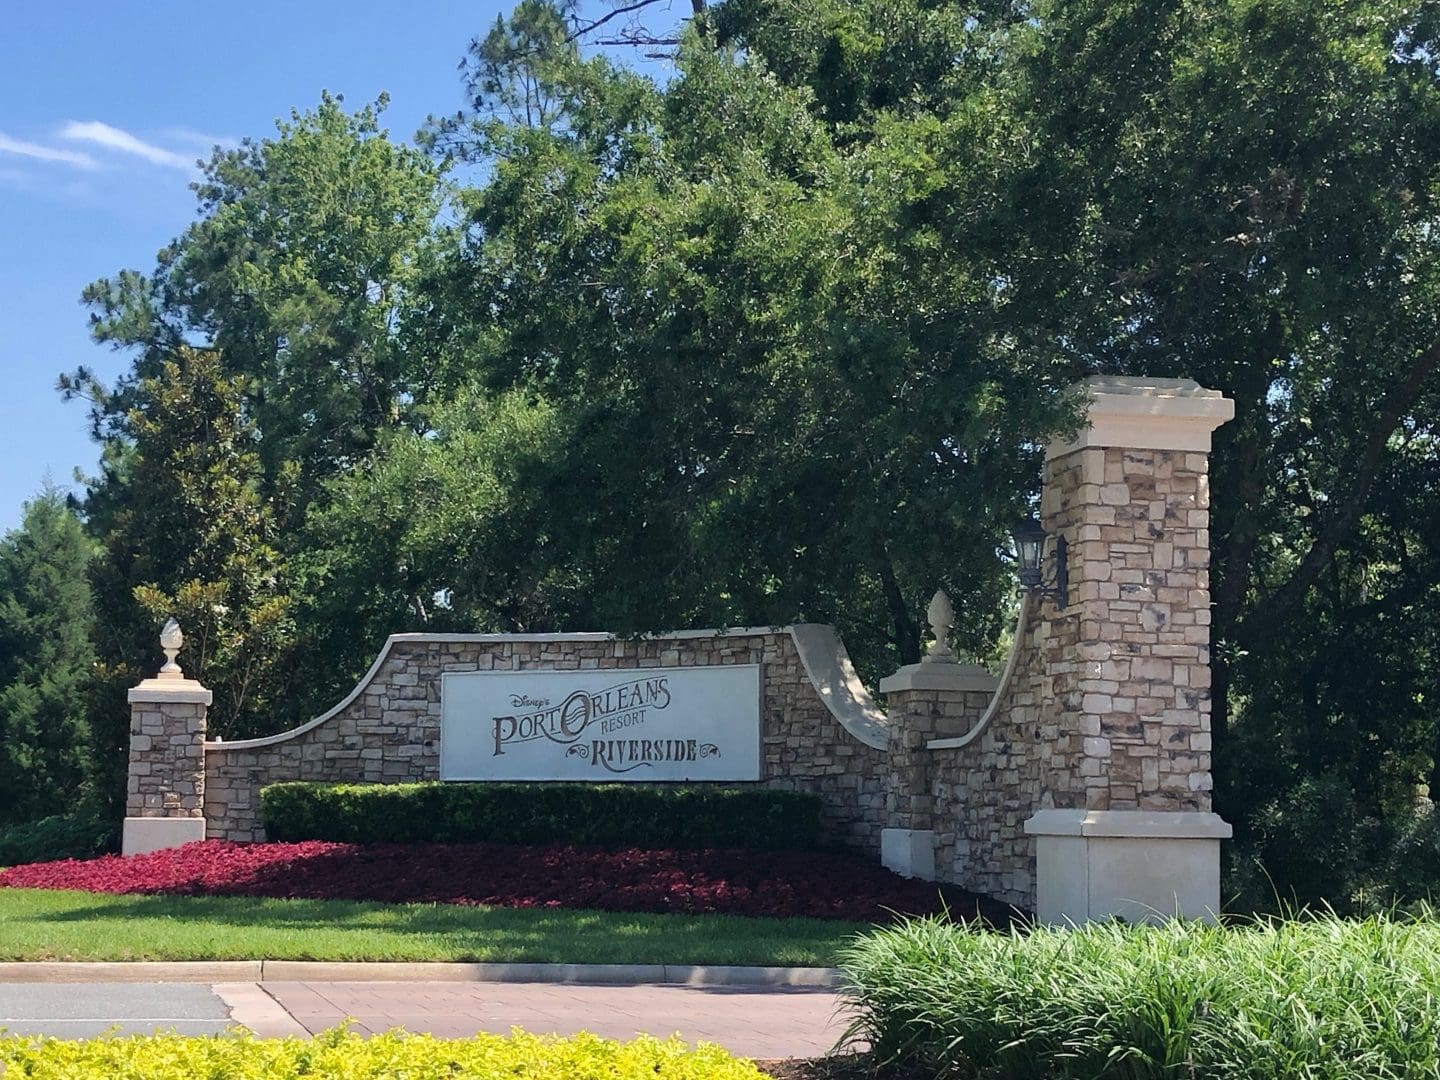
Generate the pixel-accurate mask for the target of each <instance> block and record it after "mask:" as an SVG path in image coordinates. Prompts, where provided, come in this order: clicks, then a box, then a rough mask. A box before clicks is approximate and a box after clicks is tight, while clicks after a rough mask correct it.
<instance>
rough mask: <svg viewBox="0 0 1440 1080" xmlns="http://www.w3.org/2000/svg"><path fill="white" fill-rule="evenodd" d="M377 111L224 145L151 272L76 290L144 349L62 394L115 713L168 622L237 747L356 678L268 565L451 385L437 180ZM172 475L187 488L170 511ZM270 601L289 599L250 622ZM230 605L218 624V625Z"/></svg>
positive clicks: (288, 125) (99, 329) (309, 607)
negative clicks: (348, 474) (80, 425)
mask: <svg viewBox="0 0 1440 1080" xmlns="http://www.w3.org/2000/svg"><path fill="white" fill-rule="evenodd" d="M384 106H385V100H384V98H383V97H382V98H381V100H380V101H379V102H378V103H377V104H376V105H373V106H367V107H365V108H362V109H360V110H359V111H358V112H355V113H353V114H350V113H347V112H346V111H345V110H344V108H343V104H342V102H341V100H340V99H339V98H338V97H334V96H331V95H326V96H324V98H323V99H322V101H321V103H320V105H319V106H318V107H317V108H316V109H314V110H312V111H310V112H304V113H301V112H296V113H294V114H293V115H292V117H291V119H290V120H289V121H288V122H284V123H281V124H279V125H278V132H277V134H276V136H275V137H273V138H270V139H263V140H247V141H246V142H244V143H243V144H242V145H241V146H240V147H239V148H238V149H235V150H229V151H218V152H217V153H216V154H215V156H214V157H213V158H212V159H211V161H210V162H209V163H208V164H207V165H206V166H205V168H204V173H203V177H202V179H201V181H200V182H199V183H198V184H197V185H196V193H197V197H198V208H199V217H198V220H197V221H196V222H195V223H194V224H193V225H191V226H190V227H189V228H188V229H187V230H186V231H185V232H184V234H183V235H181V236H180V237H179V238H178V239H177V240H175V241H174V242H173V243H172V244H170V245H169V246H168V247H166V248H165V249H164V250H163V251H162V252H161V253H160V256H159V260H158V263H157V265H156V267H155V268H154V270H153V272H152V273H150V274H141V273H139V272H137V271H133V270H127V271H122V272H121V273H119V274H118V275H116V276H114V277H112V278H106V279H102V280H100V281H97V282H95V283H94V284H92V285H91V286H90V287H89V288H87V290H86V292H85V299H86V301H87V302H88V304H89V305H90V308H91V312H92V314H91V322H92V328H93V332H94V335H95V337H96V339H97V340H99V341H102V342H106V343H108V344H110V345H112V346H114V347H115V348H117V349H124V350H127V351H132V352H133V353H134V354H135V359H134V363H133V366H132V367H131V369H130V370H129V371H128V372H127V373H126V374H125V375H124V376H122V377H121V378H120V379H119V380H117V381H116V383H115V384H114V385H104V384H102V383H100V382H99V381H98V380H97V379H95V378H94V376H93V374H92V373H90V372H88V371H85V370H81V371H79V372H76V373H75V374H73V375H70V376H67V377H65V378H63V379H62V380H61V385H62V388H63V389H64V390H65V391H66V392H67V393H69V394H70V395H72V396H84V397H86V398H88V399H89V401H90V402H91V418H92V426H93V429H94V433H95V436H96V438H97V439H98V440H99V441H100V442H101V444H102V448H103V453H104V467H103V470H102V473H101V475H100V476H99V477H97V478H96V480H95V481H94V482H93V483H92V484H91V487H90V490H89V492H88V494H87V496H86V504H85V505H86V510H87V517H88V520H89V522H90V526H91V529H92V531H93V532H94V533H95V535H96V536H97V537H99V538H101V539H102V540H103V541H104V544H105V550H106V556H105V559H104V560H103V562H102V568H101V574H102V577H103V580H102V581H101V585H100V591H101V594H102V595H101V612H102V618H101V637H100V640H101V653H102V656H103V657H104V659H105V661H106V664H107V667H106V671H107V673H108V681H107V683H106V685H107V686H108V687H110V689H109V691H108V692H107V699H106V700H107V704H106V706H105V707H104V711H105V712H106V714H107V715H109V714H110V713H111V712H112V711H113V710H114V709H115V707H116V706H117V704H121V703H120V699H119V689H120V688H121V687H122V685H123V683H124V681H125V680H127V679H133V678H135V677H139V675H141V674H148V673H149V672H148V668H149V666H150V665H151V661H152V658H153V637H154V633H153V630H154V627H153V625H152V624H153V623H154V621H155V619H157V618H159V619H161V620H162V621H163V615H164V614H168V613H175V614H179V615H180V617H181V619H182V622H185V623H186V631H187V633H189V634H190V635H191V640H192V642H193V643H194V644H193V650H194V657H195V660H196V662H197V663H199V664H200V665H201V666H202V667H203V668H204V669H205V671H206V673H207V677H211V678H212V681H216V682H217V683H218V685H216V687H215V690H216V693H217V699H216V710H215V712H214V714H213V715H214V716H215V723H216V724H217V727H218V730H220V731H221V732H222V733H225V734H232V735H233V734H236V733H238V732H252V733H253V732H259V731H262V730H263V731H270V730H278V729H281V728H283V727H285V726H287V725H288V724H289V723H292V722H294V721H296V720H298V719H301V718H303V717H304V716H306V715H307V714H308V713H309V712H310V711H311V710H313V709H315V708H319V707H323V706H324V705H326V704H329V703H330V701H331V700H333V696H334V695H335V694H336V693H337V692H339V691H340V690H341V689H342V688H343V687H344V685H345V683H346V680H347V679H349V678H351V677H352V675H353V674H354V673H353V672H351V671H349V670H347V668H346V667H345V665H344V664H343V663H341V662H338V661H337V660H336V658H334V657H331V656H327V655H324V654H322V653H320V652H318V651H316V650H315V649H314V648H312V647H311V646H312V644H313V642H314V640H316V638H317V635H323V634H325V633H327V632H328V628H327V627H324V626H319V627H317V626H316V624H315V621H314V620H315V618H316V617H318V616H317V615H316V614H315V613H316V612H317V611H322V610H323V611H328V610H329V609H328V608H326V607H325V598H324V597H323V596H317V595H316V594H314V593H313V592H311V591H310V584H311V582H312V581H318V580H320V579H319V578H314V579H312V578H307V577H300V576H294V575H292V576H290V577H288V578H285V579H284V580H283V581H280V582H278V583H277V581H278V579H277V580H272V571H274V572H275V573H279V571H278V570H276V568H277V567H279V566H280V565H281V564H283V563H285V562H286V560H287V559H288V557H289V556H291V555H294V554H296V549H297V548H298V546H299V545H300V543H301V541H302V532H301V527H302V525H303V522H304V520H305V515H306V513H307V512H308V510H309V508H310V507H311V505H312V504H313V503H315V501H316V500H317V499H319V498H322V497H323V493H324V491H325V484H326V482H327V480H328V479H329V478H330V477H332V476H334V475H336V474H339V473H343V472H345V471H346V470H348V469H351V468H353V467H354V466H355V465H356V464H357V463H359V462H361V461H363V460H364V459H365V457H366V455H367V454H368V453H369V452H370V450H371V448H372V447H374V446H375V445H376V443H377V442H378V441H379V440H381V439H382V437H383V436H384V434H385V433H386V432H387V431H390V430H393V429H397V428H404V427H405V426H407V425H409V424H411V423H413V415H414V412H415V410H416V409H417V408H418V406H419V404H420V403H421V402H423V401H424V400H425V399H426V398H427V396H428V395H429V394H430V392H431V389H432V386H433V384H434V379H435V376H436V374H437V373H438V372H439V370H440V364H439V363H438V362H435V360H434V358H435V357H436V356H437V355H439V354H440V353H441V352H442V350H443V345H444V343H443V341H442V342H438V343H437V342H436V341H435V339H434V338H433V336H432V333H431V322H430V321H429V320H428V318H427V313H426V310H425V305H426V301H425V299H424V292H423V283H424V280H425V276H426V274H427V272H428V271H427V266H428V264H429V263H430V262H431V261H432V255H431V253H429V252H428V251H427V244H429V242H430V239H431V234H432V230H433V227H434V218H435V214H436V213H437V210H438V207H439V205H440V202H441V199H442V196H443V185H442V181H441V177H440V169H439V168H438V167H437V166H435V165H434V164H433V163H432V162H431V160H430V159H429V158H428V157H427V156H426V155H424V154H422V153H421V152H420V151H418V150H416V149H414V148H412V147H407V146H405V145H403V144H400V143H397V142H395V141H392V140H391V139H390V138H389V137H388V135H387V134H386V133H385V132H384V130H383V129H382V128H381V127H380V122H379V121H380V116H381V114H382V112H383V109H384ZM177 372H178V374H179V376H180V378H181V380H182V382H183V383H184V388H183V391H182V388H181V387H180V386H178V385H175V384H173V379H174V378H175V377H176V373H177ZM171 390H174V391H175V392H176V393H182V392H183V394H188V395H190V396H189V397H186V398H184V400H182V399H181V398H179V397H176V396H174V394H172V393H171ZM191 439H198V442H196V444H195V454H196V455H198V457H196V458H195V459H194V460H190V459H187V453H188V451H187V450H186V447H187V445H188V442H187V441H188V440H191ZM227 463H228V464H227ZM177 467H179V468H181V469H182V472H183V471H184V470H189V471H188V472H185V473H184V475H185V476H186V477H187V480H186V482H187V483H188V484H189V486H190V489H189V490H187V491H185V492H183V493H181V494H180V495H178V496H177V494H176V492H175V489H174V487H173V470H174V469H175V468H177ZM226 468H231V469H232V472H231V473H230V474H229V475H225V473H224V470H225V469H226ZM211 470H214V472H213V474H212V472H211ZM212 499H213V500H214V501H208V500H212ZM157 507H163V508H165V513H166V514H167V515H168V517H166V519H165V520H164V521H163V523H162V522H161V521H160V520H159V518H158V517H157V515H156V508H157ZM247 536H249V537H250V539H248V540H247V539H246V537H247ZM142 542H143V543H144V544H146V545H148V546H147V547H146V549H145V550H139V549H138V548H137V545H139V544H141V543H142ZM156 543H160V547H159V548H156V547H155V546H154V545H155V544H156ZM247 544H248V545H249V546H248V547H247ZM187 548H188V549H189V550H188V551H187ZM176 553H178V555H179V558H180V559H181V560H182V562H181V563H180V564H179V566H177V567H171V566H169V565H168V564H167V562H166V559H167V558H171V557H174V556H175V555H176ZM185 560H189V561H188V562H186V561H185ZM247 560H248V561H247ZM185 567H189V569H185ZM281 577H284V575H283V574H282V575H281ZM137 588H143V591H142V592H141V593H140V594H139V596H138V597H137V596H136V595H135V590H136V589H137ZM217 590H218V591H217ZM220 592H225V593H226V594H227V595H228V596H229V598H228V599H227V598H226V597H223V596H221V595H219V593H220ZM261 596H269V597H271V599H272V600H275V603H276V605H277V606H273V607H266V606H263V605H262V606H261V607H252V606H251V605H252V604H257V603H258V602H259V601H258V598H259V597H261ZM281 596H284V597H286V598H287V599H286V600H285V602H284V604H280V603H279V600H278V598H279V597H281ZM217 605H219V606H222V607H225V608H226V609H227V612H226V613H224V617H223V618H216V617H212V615H211V614H207V612H211V613H213V612H214V611H215V610H216V606H217ZM282 609H283V610H282ZM186 613H188V616H187V614H186ZM187 619H188V621H187ZM237 620H238V621H237ZM282 628H283V632H282ZM377 644H378V642H373V641H372V642H370V643H369V644H368V646H367V647H368V648H369V649H371V650H373V648H374V647H375V646H376V645H377ZM137 665H138V666H137ZM282 671H284V672H289V673H290V674H288V675H286V676H284V677H283V678H282V676H281V675H280V674H279V673H280V672H282ZM212 672H214V673H216V674H214V675H213V676H212V675H210V673H212ZM281 682H283V683H284V684H285V685H287V686H288V688H289V689H288V690H287V691H286V692H285V693H283V694H282V693H280V692H279V691H278V689H277V687H278V686H279V685H280V683H281ZM122 707H123V705H122ZM111 726H112V727H113V724H112V725H111ZM111 734H112V736H113V737H112V738H111V739H110V743H111V744H113V745H109V748H108V749H107V750H106V755H108V756H107V760H110V759H111V758H113V757H114V755H115V754H116V753H117V752H118V751H117V750H116V749H115V746H116V745H118V743H117V742H116V739H118V734H117V733H115V732H112V733H111ZM111 786H112V787H113V784H112V785H111Z"/></svg>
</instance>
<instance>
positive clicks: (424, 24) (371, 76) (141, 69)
mask: <svg viewBox="0 0 1440 1080" xmlns="http://www.w3.org/2000/svg"><path fill="white" fill-rule="evenodd" d="M511 4H512V0H500V2H496V0H478V2H476V0H470V2H466V3H459V2H453V3H452V2H449V0H422V2H420V3H416V4H414V5H410V6H405V5H397V4H394V3H384V4H382V3H378V2H374V0H345V2H343V3H341V2H336V0H304V2H300V3H295V2H294V0H290V2H286V3H280V2H276V0H251V2H249V3H245V4H216V3H202V2H185V3H180V2H167V0H121V2H118V3H108V4H102V3H99V2H97V0H91V2H88V3H78V2H73V0H72V2H56V0H43V2H40V0H32V2H24V3H22V2H16V3H11V4H5V5H3V7H0V531H3V530H5V529H9V528H13V527H14V526H16V525H17V524H19V521H20V513H21V504H22V502H23V501H24V500H26V499H28V498H30V497H31V496H32V495H33V494H34V493H35V492H36V491H37V490H38V489H39V488H40V486H41V484H42V482H43V481H44V479H45V477H46V476H47V474H48V475H49V477H50V478H51V479H52V480H54V482H56V483H57V484H61V485H62V486H69V485H70V483H71V477H72V474H73V473H74V470H75V468H76V467H77V466H78V467H80V468H82V469H84V470H86V471H89V470H91V469H92V468H93V466H94V463H95V460H96V448H95V445H94V444H93V443H92V442H91V441H90V440H89V437H88V435H87V432H86V413H85V407H84V404H83V403H82V402H71V403H69V404H65V403H63V402H62V401H61V400H60V396H59V395H58V394H57V393H56V392H55V378H56V376H57V375H58V374H59V373H60V372H62V371H69V370H73V369H74V368H75V367H77V366H78V365H80V364H86V365H89V366H90V367H93V368H95V369H96V370H98V371H99V372H101V373H102V374H103V375H105V376H107V377H111V376H114V375H115V374H117V373H118V372H120V371H121V370H122V369H123V368H124V367H125V365H126V363H127V362H128V360H127V358H126V357H125V356H124V355H123V354H116V353H113V352H111V351H110V350H108V349H104V348H101V347H100V346H97V345H95V344H93V343H92V342H91V341H90V339H89V333H88V330H87V325H86V316H85V310H84V308H83V307H82V306H81V305H80V302H79V298H80V291H81V289H83V288H84V287H85V285H86V284H88V283H89V282H91V281H93V280H94V279H96V278H98V277H102V276H104V275H108V274H112V273H114V272H115V271H117V270H119V269H121V268H123V267H134V268H136V269H139V270H144V271H148V270H150V269H151V267H152V266H153V265H154V259H155V253H156V252H157V251H158V250H159V249H160V247H161V246H162V245H163V244H165V243H166V242H167V241H169V240H170V239H171V238H172V237H174V236H175V235H177V234H178V233H179V232H180V231H181V230H183V229H184V227H185V226H186V225H187V224H188V223H189V222H190V221H191V220H192V218H193V217H194V198H193V195H192V194H191V192H190V191H189V189H188V187H187V185H188V184H189V183H190V181H191V180H192V179H193V176H194V171H193V167H192V165H191V161H192V160H193V159H194V158H195V157H197V156H202V155H204V156H208V150H209V147H210V146H212V145H213V144H214V143H215V142H216V141H217V140H218V141H221V142H229V141H232V140H236V139H239V138H240V137H241V136H245V135H253V136H265V135H269V134H270V133H271V132H273V131H274V122H275V119H276V118H277V117H282V116H286V115H288V114H289V111H290V109H291V108H293V107H297V106H298V107H301V108H305V107H309V106H311V105H313V104H315V103H316V102H317V101H318V100H319V99H320V93H321V91H322V90H327V89H328V90H332V91H335V92H338V93H341V94H343V95H344V96H345V100H346V103H347V104H348V105H359V104H361V103H362V102H365V101H369V100H372V99H373V98H374V97H375V96H376V95H377V94H379V93H380V92H381V91H382V90H385V91H388V92H389V93H390V97H391V105H390V110H389V112H387V113H386V117H385V119H386V124H387V126H388V127H389V128H390V130H391V132H392V134H394V135H397V136H403V137H406V138H408V137H409V136H410V135H412V134H413V133H414V132H415V130H416V129H417V128H418V127H419V126H420V125H421V123H422V122H423V121H424V118H425V116H426V115H427V114H428V113H432V112H445V111H448V110H453V109H456V108H459V107H460V105H461V103H462V101H461V93H460V82H459V77H458V75H457V72H456V66H457V64H458V63H459V61H460V58H461V57H462V55H463V54H464V52H465V47H466V45H467V44H468V42H469V41H470V39H471V38H472V37H473V36H475V34H477V33H479V32H482V31H483V30H485V29H487V28H488V27H489V25H490V24H491V23H492V22H493V21H494V19H495V16H496V15H497V14H498V13H500V12H502V11H508V10H509V8H510V6H511Z"/></svg>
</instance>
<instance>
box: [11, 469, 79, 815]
mask: <svg viewBox="0 0 1440 1080" xmlns="http://www.w3.org/2000/svg"><path fill="white" fill-rule="evenodd" d="M91 549H92V545H91V543H90V541H89V539H87V537H86V536H85V534H84V532H83V530H82V529H81V525H80V521H79V519H78V518H76V516H75V515H74V513H72V512H71V511H70V510H69V509H68V508H67V507H66V505H65V496H64V495H63V494H62V493H61V492H60V491H59V490H58V489H57V488H54V487H50V486H47V487H46V488H45V489H44V490H43V491H42V492H41V493H40V494H39V495H37V496H36V497H35V498H34V499H33V500H32V501H31V502H29V503H27V504H26V505H25V516H24V520H23V522H22V523H21V525H20V528H18V529H16V530H14V531H12V532H10V533H8V534H7V535H6V536H4V537H3V538H0V825H10V824H14V823H16V822H24V821H31V820H33V819H36V818H41V817H45V816H46V815H48V814H55V813H60V812H63V811H65V810H67V809H69V808H70V805H71V804H72V803H73V802H74V800H75V798H76V796H77V795H78V794H79V792H80V791H81V788H82V785H83V783H84V781H85V779H86V771H87V767H88V765H89V754H88V752H89V749H90V734H89V731H88V730H87V726H86V704H87V695H88V693H89V691H90V687H91V684H92V680H93V679H94V677H95V672H94V670H93V668H94V650H93V648H92V647H91V644H90V621H91V610H90V590H89V588H88V586H87V585H86V580H85V574H86V568H87V567H88V565H89V563H90V558H91Z"/></svg>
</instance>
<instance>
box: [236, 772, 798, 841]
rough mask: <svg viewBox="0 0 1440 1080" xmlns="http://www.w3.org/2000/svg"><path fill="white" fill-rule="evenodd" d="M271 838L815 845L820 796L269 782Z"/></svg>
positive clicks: (617, 787)
mask: <svg viewBox="0 0 1440 1080" xmlns="http://www.w3.org/2000/svg"><path fill="white" fill-rule="evenodd" d="M260 812H261V817H262V819H263V821H264V823H265V833H266V835H267V836H268V837H269V838H270V839H271V840H339V841H345V842H349V843H360V844H376V843H426V842H434V843H447V844H463V843H492V844H549V843H557V842H566V843H572V844H580V845H584V846H587V847H611V848H616V847H646V848H749V849H753V850H757V851H790V850H797V849H802V848H814V847H816V846H817V843H818V838H819V832H820V800H819V799H818V798H816V797H815V796H813V795H805V794H801V793H799V792H794V791H770V790H768V789H765V788H748V787H747V788H738V787H709V786H694V787H691V786H676V787H650V786H642V785H638V784H498V783H497V784H454V783H432V784H314V783H285V784H271V785H270V786H269V787H266V788H265V789H264V790H263V791H261V793H260Z"/></svg>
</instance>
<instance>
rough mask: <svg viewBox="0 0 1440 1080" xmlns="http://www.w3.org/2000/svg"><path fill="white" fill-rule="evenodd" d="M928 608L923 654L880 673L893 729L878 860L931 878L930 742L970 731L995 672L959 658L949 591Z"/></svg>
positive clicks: (993, 682) (990, 689)
mask: <svg viewBox="0 0 1440 1080" xmlns="http://www.w3.org/2000/svg"><path fill="white" fill-rule="evenodd" d="M928 614H929V618H930V625H931V632H932V633H933V634H934V635H935V641H934V644H932V645H931V647H930V650H929V652H927V653H926V655H925V657H924V659H922V660H921V662H920V663H918V664H907V665H906V666H905V667H902V668H901V669H900V670H899V671H897V672H895V674H893V675H891V676H889V677H887V678H884V679H881V680H880V691H881V693H883V694H884V695H885V702H886V706H887V711H888V714H889V719H890V724H891V728H892V731H893V734H892V736H891V740H890V775H891V779H892V786H891V790H890V792H889V793H888V795H887V797H886V827H885V828H883V829H882V830H881V831H880V862H881V864H882V865H883V866H885V867H886V868H888V869H890V870H894V871H895V872H896V873H897V874H901V875H903V876H905V877H913V878H922V879H924V880H925V881H934V880H935V877H936V874H935V795H934V792H933V790H932V786H931V763H932V761H933V757H934V755H933V754H932V753H931V752H930V751H929V750H928V749H927V748H926V746H927V744H928V743H929V742H930V740H932V739H941V738H947V737H950V736H956V735H963V734H965V732H966V731H968V730H969V729H970V728H971V727H972V726H973V725H974V724H975V722H976V721H978V720H979V719H980V717H981V716H982V715H983V714H984V712H985V709H986V708H987V707H988V706H989V704H990V699H991V697H992V696H993V694H994V692H995V686H996V682H997V680H996V679H995V677H994V676H992V675H991V674H990V673H989V672H988V671H986V670H985V668H984V667H982V666H981V665H979V664H962V663H960V662H959V661H958V659H957V658H956V656H955V654H954V653H953V652H952V651H951V650H950V646H949V643H948V640H947V639H948V637H949V633H950V627H951V625H952V624H953V621H954V618H955V613H954V610H953V608H952V607H951V606H950V598H949V597H947V596H946V595H945V594H944V593H943V592H937V593H936V594H935V596H934V598H933V599H932V600H931V601H930V609H929V613H928Z"/></svg>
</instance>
